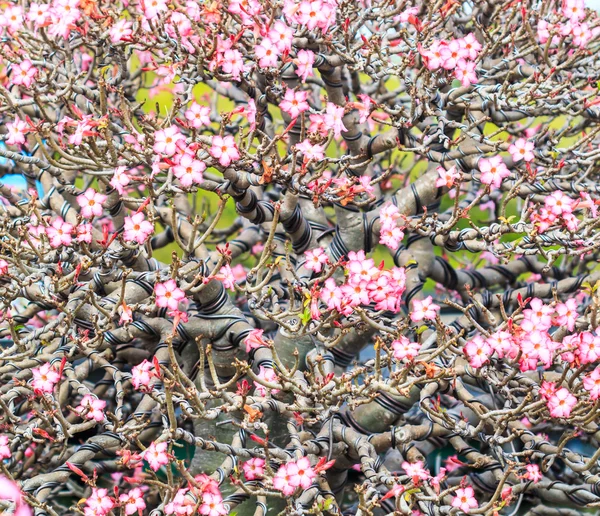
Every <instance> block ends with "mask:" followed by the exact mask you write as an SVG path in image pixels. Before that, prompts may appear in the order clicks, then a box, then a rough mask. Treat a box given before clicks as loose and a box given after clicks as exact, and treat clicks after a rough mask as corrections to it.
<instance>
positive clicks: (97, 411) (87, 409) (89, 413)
mask: <svg viewBox="0 0 600 516" xmlns="http://www.w3.org/2000/svg"><path fill="white" fill-rule="evenodd" d="M105 408H106V401H104V400H100V399H98V398H96V397H95V396H92V395H91V394H86V395H85V396H84V397H83V398H82V399H81V403H80V404H79V407H77V408H76V409H75V410H76V411H77V412H78V413H79V414H81V415H83V414H84V413H85V416H84V417H85V418H86V419H93V420H94V421H98V422H99V423H100V422H102V421H104V409H105Z"/></svg>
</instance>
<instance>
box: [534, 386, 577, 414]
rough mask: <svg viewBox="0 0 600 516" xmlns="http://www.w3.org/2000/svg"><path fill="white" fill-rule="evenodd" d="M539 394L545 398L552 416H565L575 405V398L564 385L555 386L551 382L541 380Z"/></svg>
mask: <svg viewBox="0 0 600 516" xmlns="http://www.w3.org/2000/svg"><path fill="white" fill-rule="evenodd" d="M540 396H541V397H542V399H544V400H546V402H547V405H548V411H549V412H550V415H551V416H552V417H556V418H567V417H569V416H570V415H571V411H572V410H573V408H574V407H575V405H577V401H578V400H577V398H576V397H575V396H573V394H572V393H571V391H569V389H567V388H566V387H560V388H557V386H556V384H555V383H553V382H542V386H541V387H540Z"/></svg>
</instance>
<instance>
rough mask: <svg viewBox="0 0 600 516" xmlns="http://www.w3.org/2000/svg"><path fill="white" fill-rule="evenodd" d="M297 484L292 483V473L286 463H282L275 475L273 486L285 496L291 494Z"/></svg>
mask: <svg viewBox="0 0 600 516" xmlns="http://www.w3.org/2000/svg"><path fill="white" fill-rule="evenodd" d="M296 487H297V486H293V485H292V475H291V474H290V473H289V472H288V468H287V465H286V464H282V465H281V466H280V467H279V469H278V470H277V473H275V476H274V477H273V488H274V489H277V491H281V492H282V493H283V494H284V495H285V496H291V495H292V494H294V491H296Z"/></svg>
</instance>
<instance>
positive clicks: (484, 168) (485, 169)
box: [479, 156, 510, 188]
mask: <svg viewBox="0 0 600 516" xmlns="http://www.w3.org/2000/svg"><path fill="white" fill-rule="evenodd" d="M479 170H480V171H481V179H480V180H481V182H482V183H483V184H484V185H492V186H493V187H494V188H500V186H501V185H502V180H503V179H504V178H505V177H508V176H510V172H509V170H508V168H506V165H505V164H504V162H503V161H502V156H493V157H491V158H489V159H485V158H481V159H480V160H479Z"/></svg>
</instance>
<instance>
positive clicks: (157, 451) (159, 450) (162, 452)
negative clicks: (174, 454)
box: [141, 442, 169, 471]
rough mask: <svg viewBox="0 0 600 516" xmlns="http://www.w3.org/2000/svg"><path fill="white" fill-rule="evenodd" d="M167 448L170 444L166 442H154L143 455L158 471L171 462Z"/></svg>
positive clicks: (153, 468)
mask: <svg viewBox="0 0 600 516" xmlns="http://www.w3.org/2000/svg"><path fill="white" fill-rule="evenodd" d="M167 448H168V444H167V443H166V442H162V443H158V444H157V443H155V442H153V443H152V444H150V446H148V448H146V449H145V450H144V452H143V453H142V454H141V455H142V458H143V459H144V460H145V461H146V462H147V463H148V465H149V466H150V468H151V469H152V470H153V471H158V470H159V469H160V468H161V466H166V465H167V464H168V463H169V454H168V453H167Z"/></svg>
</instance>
